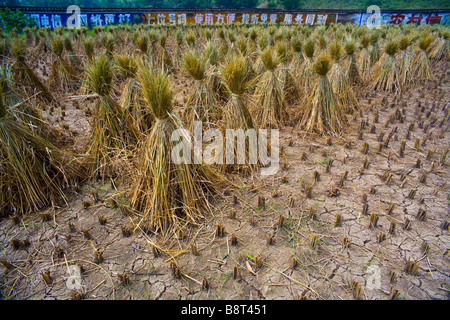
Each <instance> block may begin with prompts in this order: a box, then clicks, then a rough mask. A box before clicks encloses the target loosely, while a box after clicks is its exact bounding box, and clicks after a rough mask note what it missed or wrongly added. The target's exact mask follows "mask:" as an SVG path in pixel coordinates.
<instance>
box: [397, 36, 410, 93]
mask: <svg viewBox="0 0 450 320" xmlns="http://www.w3.org/2000/svg"><path fill="white" fill-rule="evenodd" d="M410 44H411V37H409V36H407V35H403V36H402V37H400V39H399V49H400V51H399V53H398V55H399V57H398V60H399V65H400V66H399V77H400V85H401V87H402V88H406V87H408V86H409V85H410V83H411V62H412V59H413V56H414V53H413V51H412V47H411V45H410Z"/></svg>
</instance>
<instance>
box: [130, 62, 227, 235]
mask: <svg viewBox="0 0 450 320" xmlns="http://www.w3.org/2000/svg"><path fill="white" fill-rule="evenodd" d="M138 77H139V81H140V83H141V88H142V95H143V97H144V99H145V101H146V103H147V106H148V108H150V109H151V110H152V113H153V115H154V117H155V118H156V121H155V122H154V123H153V127H152V129H151V131H150V133H149V134H148V136H147V138H146V139H145V141H144V142H143V144H142V146H141V147H140V149H139V155H140V156H139V161H138V163H137V166H136V172H135V176H136V177H137V179H136V181H135V183H134V185H133V187H132V195H131V205H132V207H133V208H134V209H136V210H139V211H141V212H142V213H143V214H144V216H145V223H146V224H147V225H148V227H150V228H151V229H153V230H154V231H162V232H167V231H168V230H170V229H171V227H176V228H178V229H180V228H182V227H183V226H185V225H186V224H188V223H198V222H199V221H200V220H201V219H203V218H204V217H205V211H207V210H208V208H209V202H208V195H210V194H215V193H216V192H217V191H218V187H219V186H220V185H221V183H222V182H224V178H223V177H222V176H221V175H220V174H219V173H218V172H217V171H216V170H215V169H214V168H212V167H210V166H207V165H204V164H196V163H197V162H196V161H195V160H193V161H179V160H180V159H179V157H178V155H174V154H173V152H174V150H177V148H178V147H179V145H180V144H179V143H177V142H174V141H172V135H173V134H174V133H175V131H176V130H178V129H180V130H179V131H178V132H181V136H182V137H183V139H187V141H191V140H190V138H191V137H190V136H188V135H189V133H187V131H186V130H183V129H184V125H183V123H182V121H181V120H180V119H179V118H178V117H177V116H176V115H175V114H174V113H173V112H172V108H173V105H172V100H173V93H172V91H171V89H170V83H171V80H170V78H169V77H168V76H167V74H162V73H158V74H154V71H153V70H150V69H149V68H148V67H146V66H143V65H142V66H140V72H139V76H138ZM185 141H186V140H185ZM185 151H186V150H184V149H183V156H184V157H189V159H191V157H190V155H191V150H190V149H189V150H188V152H187V154H185V153H184V152H185Z"/></svg>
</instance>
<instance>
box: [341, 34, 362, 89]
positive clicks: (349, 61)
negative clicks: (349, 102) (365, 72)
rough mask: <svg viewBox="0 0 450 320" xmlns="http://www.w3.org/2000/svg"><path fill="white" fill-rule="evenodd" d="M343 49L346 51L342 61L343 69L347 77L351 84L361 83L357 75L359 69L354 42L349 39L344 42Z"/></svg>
mask: <svg viewBox="0 0 450 320" xmlns="http://www.w3.org/2000/svg"><path fill="white" fill-rule="evenodd" d="M344 51H345V53H346V57H345V61H344V71H345V73H346V74H347V77H348V78H349V81H350V83H351V84H352V85H357V84H360V83H361V77H360V75H359V70H358V66H357V62H358V61H357V59H356V54H355V52H356V43H355V42H354V41H353V40H349V41H347V42H346V43H345V44H344Z"/></svg>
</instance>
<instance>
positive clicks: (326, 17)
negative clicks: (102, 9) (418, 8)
mask: <svg viewBox="0 0 450 320" xmlns="http://www.w3.org/2000/svg"><path fill="white" fill-rule="evenodd" d="M29 16H30V17H31V18H33V19H34V20H35V21H36V24H37V26H38V27H39V28H47V27H49V28H51V29H54V28H57V27H65V26H67V19H68V17H69V16H70V15H69V14H67V13H65V12H61V13H45V12H40V13H29ZM368 17H369V15H368V14H366V13H361V14H360V13H356V14H355V13H297V12H294V13H264V12H258V13H256V12H226V11H223V12H213V13H209V12H140V13H138V12H136V13H89V12H87V13H85V12H81V14H80V21H81V25H83V26H86V27H94V26H107V25H113V24H133V23H145V24H148V25H150V26H153V25H164V26H169V25H190V24H204V25H220V24H224V25H231V24H235V23H242V24H244V25H251V24H259V25H264V24H269V23H285V24H288V25H298V24H304V25H311V26H312V25H324V24H325V25H328V24H330V23H339V22H340V23H346V22H352V23H355V24H360V25H363V24H365V23H366V20H367V18H368ZM449 22H450V12H448V13H409V14H407V13H390V14H385V13H383V14H382V20H381V23H382V24H411V23H414V24H417V25H421V24H430V25H431V24H444V23H449Z"/></svg>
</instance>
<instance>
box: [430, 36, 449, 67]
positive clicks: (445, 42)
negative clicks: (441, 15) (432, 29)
mask: <svg viewBox="0 0 450 320" xmlns="http://www.w3.org/2000/svg"><path fill="white" fill-rule="evenodd" d="M449 38H450V32H449V31H448V30H446V31H441V30H439V37H438V38H437V39H436V42H437V43H436V44H435V45H434V46H433V48H432V49H431V52H430V58H431V59H434V60H438V61H440V60H442V59H443V58H445V59H449V58H450V46H449V41H450V40H449Z"/></svg>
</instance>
